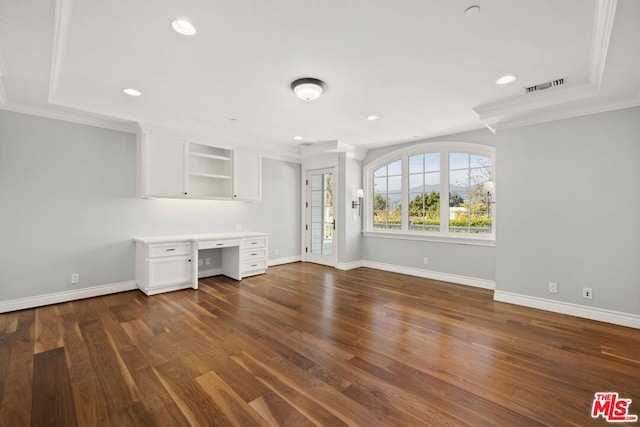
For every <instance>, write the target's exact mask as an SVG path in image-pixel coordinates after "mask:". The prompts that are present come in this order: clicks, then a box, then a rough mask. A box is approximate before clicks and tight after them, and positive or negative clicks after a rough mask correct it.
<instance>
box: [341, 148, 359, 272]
mask: <svg viewBox="0 0 640 427" xmlns="http://www.w3.org/2000/svg"><path fill="white" fill-rule="evenodd" d="M338 173H339V176H340V179H339V182H340V194H341V195H342V198H341V200H340V205H339V214H338V215H339V221H338V226H339V227H340V228H339V232H340V236H341V238H340V248H339V251H338V263H350V262H354V261H360V260H361V259H362V246H361V245H362V240H361V232H362V216H360V214H359V212H360V211H359V210H358V208H356V209H354V208H352V207H351V206H352V202H353V201H354V200H358V199H357V198H356V192H357V190H358V189H359V188H362V162H361V161H359V160H356V159H354V158H351V157H349V156H347V154H345V153H341V154H340V158H339V163H338Z"/></svg>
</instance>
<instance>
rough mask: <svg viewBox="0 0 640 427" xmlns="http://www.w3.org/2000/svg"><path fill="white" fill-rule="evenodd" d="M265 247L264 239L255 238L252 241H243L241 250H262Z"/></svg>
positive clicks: (265, 240) (265, 241)
mask: <svg viewBox="0 0 640 427" xmlns="http://www.w3.org/2000/svg"><path fill="white" fill-rule="evenodd" d="M266 246H267V238H266V237H256V238H254V239H243V240H242V249H251V248H264V247H266Z"/></svg>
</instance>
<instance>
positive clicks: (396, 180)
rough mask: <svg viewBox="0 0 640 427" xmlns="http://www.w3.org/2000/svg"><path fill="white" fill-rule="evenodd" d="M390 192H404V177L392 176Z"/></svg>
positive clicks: (390, 178)
mask: <svg viewBox="0 0 640 427" xmlns="http://www.w3.org/2000/svg"><path fill="white" fill-rule="evenodd" d="M388 185H389V192H391V191H394V192H400V191H401V190H402V177H401V176H390V177H389V181H388Z"/></svg>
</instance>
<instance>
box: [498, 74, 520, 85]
mask: <svg viewBox="0 0 640 427" xmlns="http://www.w3.org/2000/svg"><path fill="white" fill-rule="evenodd" d="M517 78H518V76H514V75H513V74H507V75H506V76H502V77H500V78H499V79H498V80H496V84H497V85H506V84H508V83H512V82H515V81H516V79H517Z"/></svg>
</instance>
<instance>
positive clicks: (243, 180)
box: [233, 150, 262, 202]
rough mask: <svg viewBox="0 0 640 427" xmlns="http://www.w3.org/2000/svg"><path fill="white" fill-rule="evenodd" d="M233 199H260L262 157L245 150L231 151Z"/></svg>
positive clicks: (253, 200)
mask: <svg viewBox="0 0 640 427" xmlns="http://www.w3.org/2000/svg"><path fill="white" fill-rule="evenodd" d="M233 198H234V200H246V201H252V202H255V201H260V200H262V157H261V156H260V155H259V154H257V153H254V152H251V151H245V150H234V151H233Z"/></svg>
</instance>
